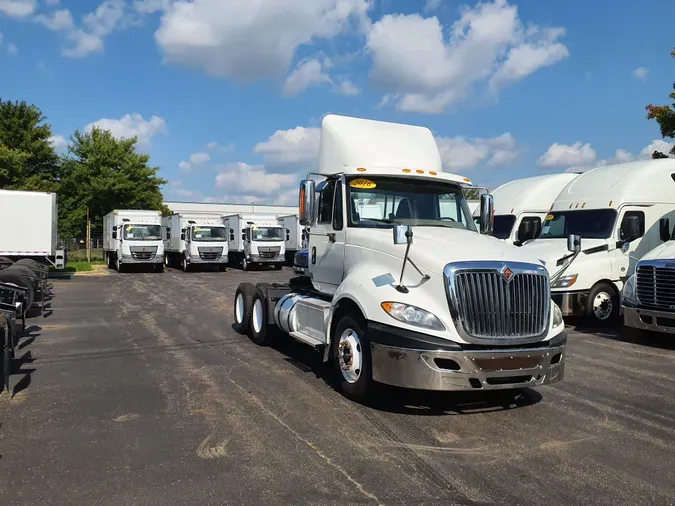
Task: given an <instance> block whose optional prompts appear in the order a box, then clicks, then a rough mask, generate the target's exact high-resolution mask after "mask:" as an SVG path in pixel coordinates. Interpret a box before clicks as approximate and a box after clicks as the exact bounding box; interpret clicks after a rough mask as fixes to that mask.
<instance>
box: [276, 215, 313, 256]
mask: <svg viewBox="0 0 675 506" xmlns="http://www.w3.org/2000/svg"><path fill="white" fill-rule="evenodd" d="M277 220H278V221H279V225H281V228H282V229H283V232H284V248H285V249H286V264H287V265H292V264H293V258H294V257H295V254H296V253H297V252H298V251H300V250H302V248H304V247H305V242H306V237H305V227H303V226H302V225H300V218H299V217H298V215H297V214H289V215H287V216H279V217H278V218H277Z"/></svg>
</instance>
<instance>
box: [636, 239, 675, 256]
mask: <svg viewBox="0 0 675 506" xmlns="http://www.w3.org/2000/svg"><path fill="white" fill-rule="evenodd" d="M640 260H673V261H675V240H671V241H668V242H664V243H663V244H661V245H659V246H657V247H656V248H654V249H653V250H651V251H650V252H649V253H647V254H646V255H644V256H643V257H642V258H641V259H640Z"/></svg>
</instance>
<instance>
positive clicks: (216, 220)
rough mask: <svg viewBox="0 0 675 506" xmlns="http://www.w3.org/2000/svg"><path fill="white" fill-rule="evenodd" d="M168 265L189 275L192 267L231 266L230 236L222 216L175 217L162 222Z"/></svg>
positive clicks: (180, 214)
mask: <svg viewBox="0 0 675 506" xmlns="http://www.w3.org/2000/svg"><path fill="white" fill-rule="evenodd" d="M162 228H163V229H164V264H165V265H166V266H167V267H180V268H181V269H182V270H183V271H185V272H187V271H188V270H189V269H190V268H191V266H192V267H198V266H206V265H214V266H216V267H217V268H218V270H224V269H225V266H226V265H227V260H228V259H227V253H228V249H227V232H226V228H225V226H224V225H223V220H222V218H221V216H220V214H209V213H173V214H172V215H170V216H164V217H163V218H162Z"/></svg>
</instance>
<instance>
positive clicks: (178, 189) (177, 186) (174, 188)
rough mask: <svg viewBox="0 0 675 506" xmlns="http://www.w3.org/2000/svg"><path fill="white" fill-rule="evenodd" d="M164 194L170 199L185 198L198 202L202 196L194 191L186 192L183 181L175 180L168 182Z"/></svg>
mask: <svg viewBox="0 0 675 506" xmlns="http://www.w3.org/2000/svg"><path fill="white" fill-rule="evenodd" d="M168 186H169V187H168V189H167V191H166V194H168V195H169V196H171V197H178V198H186V199H191V200H195V201H196V200H200V199H201V198H202V194H201V193H200V192H198V191H196V190H187V189H185V188H183V181H181V180H180V179H176V180H173V181H170V182H169V185H168Z"/></svg>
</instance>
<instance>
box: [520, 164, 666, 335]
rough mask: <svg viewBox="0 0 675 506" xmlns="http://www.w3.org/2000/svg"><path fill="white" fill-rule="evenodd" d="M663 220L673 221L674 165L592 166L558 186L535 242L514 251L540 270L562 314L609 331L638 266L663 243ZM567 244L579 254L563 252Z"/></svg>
mask: <svg viewBox="0 0 675 506" xmlns="http://www.w3.org/2000/svg"><path fill="white" fill-rule="evenodd" d="M666 220H669V222H670V223H673V222H674V221H675V160H673V159H663V160H644V161H636V162H629V163H621V164H617V165H609V166H605V167H598V168H595V169H593V170H589V171H588V172H584V173H583V174H582V175H580V176H579V177H577V178H576V179H574V180H573V181H571V182H570V183H568V184H567V186H565V188H564V189H563V190H562V191H561V192H560V194H559V195H558V197H557V198H556V200H555V203H554V204H553V207H552V208H551V210H550V211H549V213H548V214H547V215H546V217H545V221H544V223H543V227H542V232H541V235H540V236H539V237H538V238H537V239H535V240H534V241H532V242H530V243H528V244H526V245H524V246H523V247H522V248H520V249H523V250H527V251H529V252H531V254H533V255H535V256H536V257H537V258H539V259H540V260H541V261H542V262H544V263H545V265H546V267H547V269H548V270H549V273H550V275H551V290H552V294H553V300H554V301H556V302H557V303H558V305H559V306H560V308H561V309H562V311H563V315H570V316H572V315H574V316H585V317H588V318H590V319H591V320H592V321H593V322H594V323H596V324H608V323H611V322H616V321H617V320H618V317H619V314H620V294H621V291H622V290H623V286H624V283H625V281H626V280H627V279H628V278H629V277H630V276H632V275H633V273H634V272H635V265H636V263H637V262H638V260H640V259H641V258H642V257H643V256H644V255H645V254H646V253H647V252H649V251H651V250H653V249H654V248H656V247H657V246H658V245H660V244H661V243H663V242H664V241H666V240H668V238H669V237H668V235H667V234H664V233H663V229H664V226H663V224H664V223H665V221H666ZM570 237H572V238H573V239H574V242H575V243H576V244H578V245H581V244H582V243H583V246H579V247H580V248H582V249H581V250H580V251H581V252H580V253H577V254H575V255H569V254H568V253H567V250H568V249H569V244H568V240H569V238H570Z"/></svg>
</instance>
